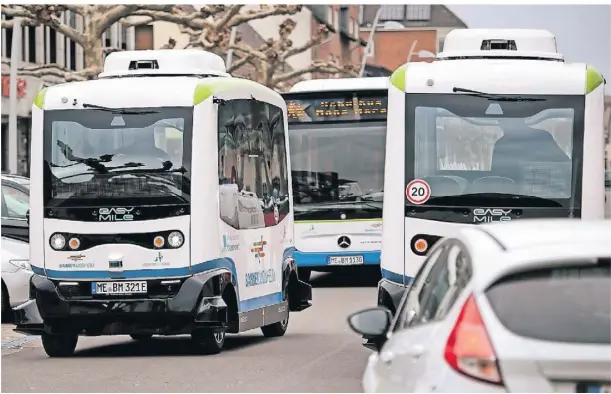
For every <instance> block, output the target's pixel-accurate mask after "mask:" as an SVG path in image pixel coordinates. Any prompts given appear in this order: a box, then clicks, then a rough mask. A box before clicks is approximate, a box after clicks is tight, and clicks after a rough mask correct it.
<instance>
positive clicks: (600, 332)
mask: <svg viewBox="0 0 611 394" xmlns="http://www.w3.org/2000/svg"><path fill="white" fill-rule="evenodd" d="M610 272H611V221H609V220H606V221H603V220H601V221H586V220H575V219H549V220H519V221H515V222H510V223H504V224H490V225H481V226H469V227H465V228H464V229H462V230H461V231H460V232H459V233H458V235H457V236H456V238H446V239H444V240H442V241H441V242H439V243H438V244H437V245H435V247H434V248H433V249H432V250H431V251H430V253H429V256H428V258H427V259H426V260H425V262H424V264H423V265H422V267H421V269H420V271H419V272H418V274H417V275H416V277H415V279H414V282H413V284H412V286H411V288H410V289H409V290H406V294H405V295H404V296H403V299H402V300H401V303H400V305H399V308H398V309H397V313H396V315H395V318H394V321H393V320H391V319H392V318H391V315H390V312H389V311H388V310H386V309H383V308H373V309H368V310H364V311H361V312H358V313H355V314H353V315H351V316H350V317H349V319H348V322H349V324H350V326H351V327H352V329H353V330H354V331H356V332H357V333H359V334H361V335H363V336H365V337H366V338H372V340H373V342H374V343H375V347H376V348H377V351H376V352H374V353H373V354H372V355H371V356H370V358H369V361H368V363H367V366H366V369H365V374H364V377H363V387H364V390H365V392H403V393H406V392H469V393H476V392H480V393H503V392H535V393H536V392H539V393H541V392H573V393H575V392H589V393H593V392H609V382H610V381H611V274H610Z"/></svg>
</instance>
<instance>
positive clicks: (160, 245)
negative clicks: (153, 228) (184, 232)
mask: <svg viewBox="0 0 611 394" xmlns="http://www.w3.org/2000/svg"><path fill="white" fill-rule="evenodd" d="M153 245H155V247H156V248H163V245H165V239H163V237H162V236H161V235H158V236H156V237H155V239H153Z"/></svg>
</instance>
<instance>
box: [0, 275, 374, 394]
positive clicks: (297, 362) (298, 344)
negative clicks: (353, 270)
mask: <svg viewBox="0 0 611 394" xmlns="http://www.w3.org/2000/svg"><path fill="white" fill-rule="evenodd" d="M377 275H379V274H378V273H377V272H376V271H360V272H359V274H358V275H356V276H354V277H350V278H347V277H346V276H344V275H339V274H313V276H312V285H313V287H314V290H313V306H312V307H311V308H309V309H307V310H305V311H303V312H299V313H292V314H291V316H290V322H289V329H288V331H287V333H286V334H285V336H284V337H282V338H274V339H266V338H264V337H263V335H262V334H261V331H260V330H252V331H249V332H246V333H243V334H239V335H231V336H229V335H228V336H227V339H226V341H225V349H224V350H223V352H222V353H221V354H219V355H214V356H202V355H198V354H196V353H195V352H194V351H193V349H192V347H191V346H190V341H189V337H188V336H179V337H154V338H153V340H152V341H151V342H150V343H138V342H135V341H133V340H131V339H130V338H129V337H128V336H116V337H81V338H80V339H79V343H78V345H77V349H76V352H75V354H74V356H73V357H71V358H66V359H51V358H48V357H47V355H46V354H45V353H44V350H43V349H42V347H41V344H40V340H39V339H38V338H36V337H19V336H15V335H14V334H11V330H10V328H12V327H10V326H7V325H3V327H2V328H3V329H2V343H3V345H2V384H1V386H2V392H283V393H289V392H361V391H362V388H361V376H362V372H363V369H364V366H365V363H366V360H367V357H368V355H369V353H370V351H369V350H367V349H366V348H364V347H363V346H361V338H360V337H359V336H358V335H356V334H355V333H353V332H352V331H351V330H350V328H349V327H348V325H347V323H346V317H347V316H348V314H350V313H351V312H354V311H357V310H359V309H362V308H366V307H370V306H375V303H376V283H377V280H378V279H379V278H378V277H377ZM9 335H10V337H9ZM7 344H8V345H7Z"/></svg>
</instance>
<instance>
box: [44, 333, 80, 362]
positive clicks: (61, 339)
mask: <svg viewBox="0 0 611 394" xmlns="http://www.w3.org/2000/svg"><path fill="white" fill-rule="evenodd" d="M41 337H42V338H41V339H42V347H43V348H44V349H45V353H47V355H48V356H49V357H68V356H71V355H72V354H73V353H74V349H76V343H77V342H78V335H75V334H61V335H51V334H47V333H43V334H42V336H41Z"/></svg>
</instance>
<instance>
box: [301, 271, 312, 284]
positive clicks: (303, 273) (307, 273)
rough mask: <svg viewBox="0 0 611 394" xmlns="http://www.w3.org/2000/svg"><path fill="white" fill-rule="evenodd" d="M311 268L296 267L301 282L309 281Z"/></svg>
mask: <svg viewBox="0 0 611 394" xmlns="http://www.w3.org/2000/svg"><path fill="white" fill-rule="evenodd" d="M310 276H312V270H311V269H309V268H297V277H298V278H299V280H301V281H303V282H309V281H310Z"/></svg>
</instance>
